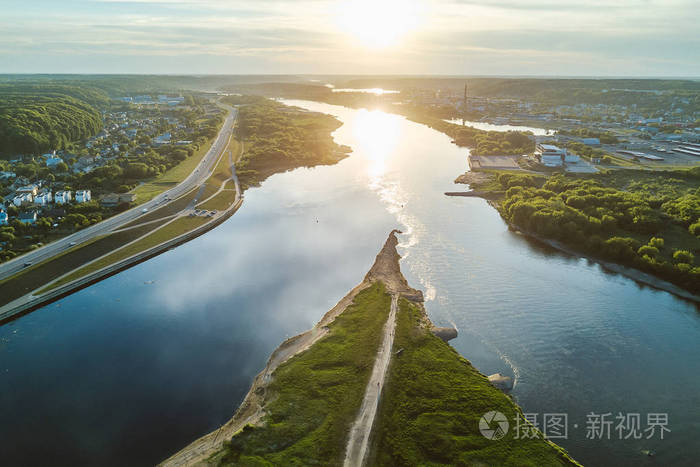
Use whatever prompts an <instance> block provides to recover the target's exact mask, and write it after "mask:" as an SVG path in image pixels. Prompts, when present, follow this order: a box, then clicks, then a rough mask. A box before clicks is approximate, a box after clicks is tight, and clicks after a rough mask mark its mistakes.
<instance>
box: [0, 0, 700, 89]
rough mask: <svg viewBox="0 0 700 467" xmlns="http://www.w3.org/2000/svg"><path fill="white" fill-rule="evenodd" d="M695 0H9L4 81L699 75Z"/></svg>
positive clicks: (3, 16)
mask: <svg viewBox="0 0 700 467" xmlns="http://www.w3.org/2000/svg"><path fill="white" fill-rule="evenodd" d="M698 17H700V1H699V0H666V1H661V0H588V1H578V0H572V1H568V0H489V1H487V0H484V1H481V2H477V1H470V0H432V1H431V0H299V1H290V0H288V1H280V0H246V1H239V0H91V1H88V0H24V1H17V0H0V73H167V74H210V73H215V74H423V75H425V74H429V75H537V76H546V75H553V76H672V77H682V76H686V77H700V32H698V31H699V29H698V26H697V19H698Z"/></svg>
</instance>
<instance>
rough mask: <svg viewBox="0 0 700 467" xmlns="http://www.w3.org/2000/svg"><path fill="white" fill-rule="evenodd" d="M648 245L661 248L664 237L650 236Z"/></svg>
mask: <svg viewBox="0 0 700 467" xmlns="http://www.w3.org/2000/svg"><path fill="white" fill-rule="evenodd" d="M649 246H653V247H654V248H663V246H664V239H663V238H661V237H651V240H649Z"/></svg>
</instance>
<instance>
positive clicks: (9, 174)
mask: <svg viewBox="0 0 700 467" xmlns="http://www.w3.org/2000/svg"><path fill="white" fill-rule="evenodd" d="M16 176H17V174H16V173H14V172H0V180H7V179H8V178H15V177H16Z"/></svg>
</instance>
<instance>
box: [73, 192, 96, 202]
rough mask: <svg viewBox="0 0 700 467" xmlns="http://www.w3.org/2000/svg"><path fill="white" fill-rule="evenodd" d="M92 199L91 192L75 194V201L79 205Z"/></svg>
mask: <svg viewBox="0 0 700 467" xmlns="http://www.w3.org/2000/svg"><path fill="white" fill-rule="evenodd" d="M91 199H92V194H91V193H90V190H78V191H76V192H75V201H76V202H77V203H87V202H88V201H90V200H91Z"/></svg>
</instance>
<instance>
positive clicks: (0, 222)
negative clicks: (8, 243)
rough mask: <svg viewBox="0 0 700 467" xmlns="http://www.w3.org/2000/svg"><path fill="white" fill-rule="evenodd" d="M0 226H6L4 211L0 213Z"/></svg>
mask: <svg viewBox="0 0 700 467" xmlns="http://www.w3.org/2000/svg"><path fill="white" fill-rule="evenodd" d="M0 225H7V213H6V212H5V210H4V209H3V210H2V211H0Z"/></svg>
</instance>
